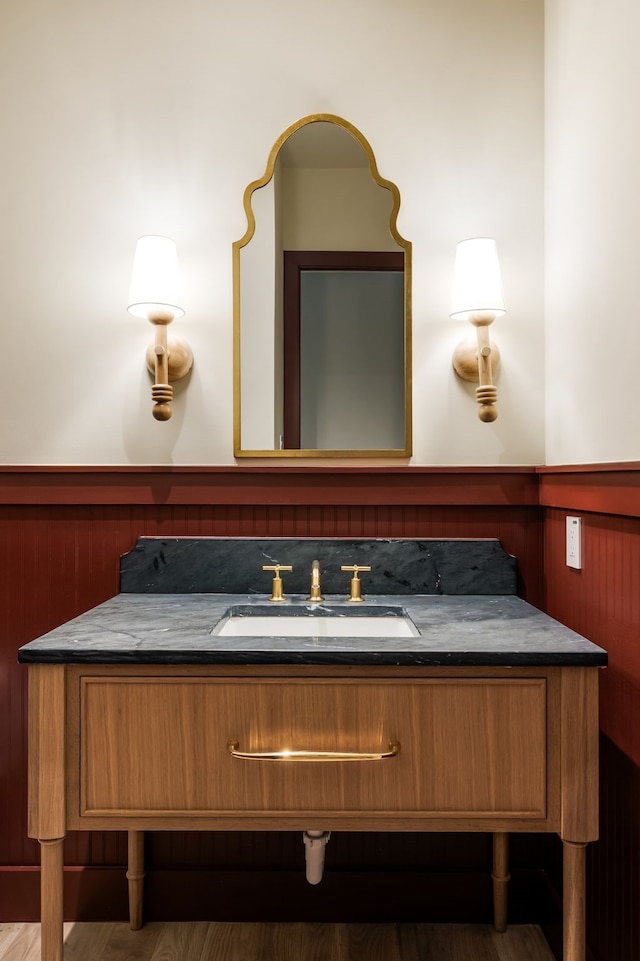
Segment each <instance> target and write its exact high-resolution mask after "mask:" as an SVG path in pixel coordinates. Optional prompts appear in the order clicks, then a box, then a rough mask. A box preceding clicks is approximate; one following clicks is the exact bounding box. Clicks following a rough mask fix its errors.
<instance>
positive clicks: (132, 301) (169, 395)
mask: <svg viewBox="0 0 640 961" xmlns="http://www.w3.org/2000/svg"><path fill="white" fill-rule="evenodd" d="M181 302H182V292H181V281H180V271H179V267H178V257H177V253H176V245H175V243H174V242H173V240H170V239H169V238H168V237H156V236H147V237H140V238H139V239H138V242H137V245H136V253H135V258H134V262H133V274H132V277H131V287H130V289H129V303H128V307H127V310H128V311H129V313H130V314H133V315H134V316H136V317H146V319H147V320H148V321H149V322H150V323H151V324H153V326H154V329H155V339H154V343H153V344H151V345H150V346H149V347H148V348H147V352H146V362H147V367H148V369H149V371H150V372H151V373H152V374H153V377H154V383H153V385H152V387H151V399H152V400H153V402H154V406H153V411H152V413H153V416H154V417H155V419H156V420H161V421H164V420H169V419H170V417H171V414H172V409H171V403H172V401H173V387H172V385H171V383H170V381H176V380H180V379H181V378H182V377H185V376H186V375H187V374H188V373H189V371H190V370H191V368H192V366H193V352H192V350H191V348H190V347H189V345H188V344H187V343H186V342H185V341H184V340H181V339H178V338H175V339H174V338H171V339H169V338H168V337H167V327H168V326H169V324H170V323H171V322H172V321H173V320H174V319H175V318H177V317H182V316H183V315H184V309H183V307H181V306H180V304H181Z"/></svg>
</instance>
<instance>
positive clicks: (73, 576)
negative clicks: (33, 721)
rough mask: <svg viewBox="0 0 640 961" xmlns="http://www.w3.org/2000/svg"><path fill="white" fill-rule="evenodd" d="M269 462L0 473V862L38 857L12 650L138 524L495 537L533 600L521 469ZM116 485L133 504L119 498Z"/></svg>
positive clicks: (54, 613)
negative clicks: (353, 467) (252, 466)
mask: <svg viewBox="0 0 640 961" xmlns="http://www.w3.org/2000/svg"><path fill="white" fill-rule="evenodd" d="M278 474H279V475H280V476H279V482H278V484H274V483H273V481H274V477H273V475H272V474H269V475H268V476H267V478H266V479H267V480H268V483H267V485H266V487H265V488H261V487H260V483H261V481H262V480H263V479H264V477H265V475H264V471H260V470H258V471H257V472H252V471H249V470H246V469H245V470H243V471H241V472H240V473H239V474H236V473H235V472H234V471H232V470H226V471H224V472H222V471H218V472H214V473H213V474H212V475H211V476H212V477H213V480H214V482H213V483H212V484H211V485H208V484H207V479H208V477H209V475H207V473H206V472H203V471H198V472H189V471H181V472H172V471H167V472H161V471H158V470H157V469H156V470H153V469H152V470H150V471H148V472H144V471H134V472H129V471H122V472H111V471H110V472H98V471H91V470H89V471H86V470H79V471H77V472H74V471H71V470H64V471H56V470H52V471H44V470H42V471H30V472H26V473H25V472H19V474H18V473H17V472H13V473H12V472H9V471H7V470H6V469H5V470H4V471H2V472H0V500H4V504H1V503H0V612H1V615H0V616H1V618H2V620H1V622H0V771H1V772H2V780H3V784H4V785H5V786H7V789H6V790H2V791H0V864H4V865H23V866H24V865H33V864H37V862H38V859H39V852H38V846H37V844H36V843H35V842H34V841H32V840H29V839H28V838H27V836H26V796H27V785H26V724H25V712H26V674H27V672H26V670H25V668H24V667H21V666H19V665H18V664H17V661H16V655H17V649H18V648H19V647H20V646H21V645H22V644H24V643H26V642H27V641H29V640H31V639H32V638H34V637H37V636H38V635H40V634H42V633H45V632H46V631H47V630H50V629H51V628H53V627H55V626H57V625H59V624H61V623H63V622H64V621H66V620H68V619H70V618H71V617H74V616H76V615H77V614H79V613H82V612H83V611H85V610H88V609H89V608H90V607H93V606H94V605H96V604H98V603H100V602H101V601H103V600H105V599H107V598H108V597H111V596H113V595H114V594H116V593H117V591H118V570H119V558H120V555H121V554H123V553H125V552H127V551H129V550H131V549H132V547H133V545H134V544H135V541H136V538H137V537H139V536H141V535H156V536H162V535H165V536H184V535H190V536H227V537H229V536H231V537H233V536H269V537H277V536H283V537H292V536H293V537H305V536H327V537H332V536H345V537H374V538H375V537H398V538H402V537H419V538H429V537H497V538H499V539H500V540H501V542H502V544H503V546H504V547H505V549H506V550H507V551H509V552H510V553H512V554H514V555H515V556H516V557H517V558H518V562H519V582H520V593H521V594H522V595H523V596H525V597H527V598H528V599H529V600H531V601H532V602H533V603H538V604H540V602H541V588H540V569H541V557H542V528H541V524H540V521H539V517H538V510H537V508H536V507H535V506H533V505H532V503H531V501H532V500H533V498H532V494H531V491H532V489H534V488H535V477H533V479H532V472H526V471H518V470H516V471H506V472H498V473H497V474H495V473H492V472H488V471H480V472H473V471H468V470H467V471H465V470H463V471H461V472H459V473H456V472H455V471H448V472H446V473H444V474H441V473H438V472H436V473H435V475H429V474H428V473H425V472H418V473H417V474H413V475H407V474H406V473H405V474H402V473H400V474H396V475H393V473H392V475H391V476H389V477H387V478H386V481H385V475H384V472H381V471H366V470H364V471H361V470H357V471H346V472H345V471H334V472H331V471H327V470H324V471H323V470H315V471H308V472H301V471H299V470H298V471H294V473H293V474H283V472H282V471H279V472H278ZM132 477H133V481H134V482H135V483H134V484H133V487H132ZM242 478H244V483H240V484H239V483H238V480H239V479H242ZM434 478H435V481H434ZM285 481H286V483H285ZM123 486H124V487H125V488H126V494H127V498H129V500H130V501H133V503H123V500H124V499H125V498H124V496H123V490H122V488H123ZM234 496H235V500H236V501H237V503H233V498H234ZM249 496H250V497H251V499H252V501H253V503H246V499H247V498H248V497H249ZM196 498H198V499H199V500H201V501H204V503H193V501H194V500H195V499H196ZM478 499H479V500H480V501H484V502H485V503H481V504H480V505H477V504H476V503H475V501H476V500H478ZM372 500H373V501H375V503H371V501H372ZM25 501H31V503H25ZM184 501H186V503H183V502H184ZM215 501H221V503H214V502H215ZM274 501H275V502H274ZM228 843H232V846H233V842H232V841H229V842H228ZM159 844H160V847H159V853H158V857H159V859H160V860H161V861H162V862H163V863H165V864H172V863H181V864H183V865H184V864H185V863H186V864H188V863H189V862H190V859H191V855H190V853H189V852H190V850H191V849H190V846H189V845H190V844H192V841H190V840H189V837H188V836H180V837H175V836H172V837H171V838H169V839H165V840H164V841H162V842H159ZM238 844H239V842H238V841H236V845H238ZM125 859H126V855H125V849H124V846H123V840H122V838H121V836H119V835H109V834H99V833H96V834H90V835H85V834H76V835H72V836H71V837H70V838H69V839H68V841H67V845H66V860H67V863H69V864H85V865H103V864H107V865H108V864H122V863H123V862H124V860H125Z"/></svg>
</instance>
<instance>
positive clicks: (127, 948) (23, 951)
mask: <svg viewBox="0 0 640 961" xmlns="http://www.w3.org/2000/svg"><path fill="white" fill-rule="evenodd" d="M64 956H65V961H554V959H553V954H552V953H551V951H550V949H549V947H548V945H547V942H546V941H545V939H544V937H543V935H542V933H541V931H540V929H539V928H538V927H536V926H535V925H513V926H512V927H510V928H509V929H508V930H507V931H506V932H505V934H496V932H495V931H494V930H493V928H491V927H490V926H488V925H480V924H298V923H295V924H275V923H274V924H237V923H235V924H227V923H223V922H215V923H210V922H207V921H198V922H190V923H175V922H171V923H151V924H147V925H145V926H144V927H143V928H142V929H141V930H140V931H130V930H129V926H128V925H127V924H84V923H79V922H75V923H69V924H65V951H64ZM0 959H2V961H40V925H39V924H2V923H0Z"/></svg>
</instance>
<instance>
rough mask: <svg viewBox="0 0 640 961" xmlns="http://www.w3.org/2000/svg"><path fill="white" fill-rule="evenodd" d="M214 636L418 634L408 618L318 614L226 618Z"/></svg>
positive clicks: (242, 615)
mask: <svg viewBox="0 0 640 961" xmlns="http://www.w3.org/2000/svg"><path fill="white" fill-rule="evenodd" d="M212 633H213V634H217V635H219V636H221V637H417V636H418V630H417V629H416V627H415V625H414V624H413V622H412V621H411V620H410V619H409V618H408V617H404V616H380V615H377V616H376V615H367V614H363V615H359V616H349V615H346V616H343V617H341V616H334V617H331V616H326V615H322V614H314V615H309V616H300V615H298V616H294V615H288V614H274V615H264V614H262V615H259V614H258V615H252V614H241V615H235V614H231V615H230V616H228V617H226V618H224V619H223V620H222V621H221V622H220V624H218V625H217V626H216V627H215V628H214V630H213V631H212Z"/></svg>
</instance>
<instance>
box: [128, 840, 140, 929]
mask: <svg viewBox="0 0 640 961" xmlns="http://www.w3.org/2000/svg"><path fill="white" fill-rule="evenodd" d="M128 846H129V859H128V860H129V864H128V869H127V881H128V882H129V926H130V928H131V930H132V931H138V929H139V928H141V927H142V904H143V897H144V831H129V832H128Z"/></svg>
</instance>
